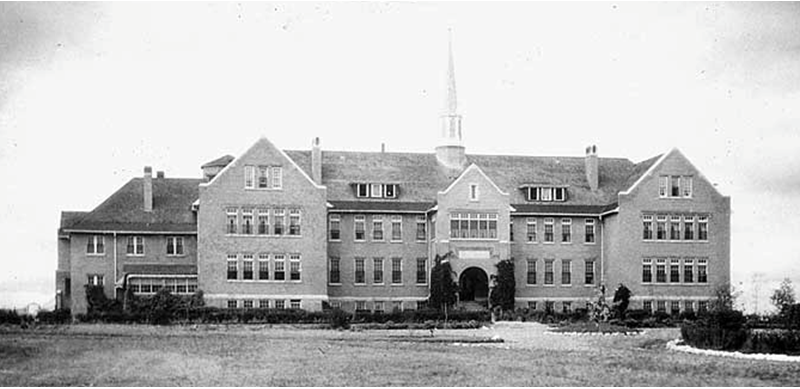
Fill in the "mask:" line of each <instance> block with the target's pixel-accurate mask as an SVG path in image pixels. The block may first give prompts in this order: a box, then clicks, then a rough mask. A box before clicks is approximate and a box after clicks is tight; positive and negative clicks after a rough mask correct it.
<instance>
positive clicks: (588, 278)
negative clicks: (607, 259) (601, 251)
mask: <svg viewBox="0 0 800 389" xmlns="http://www.w3.org/2000/svg"><path fill="white" fill-rule="evenodd" d="M584 268H585V269H586V274H585V277H584V280H583V283H584V284H586V285H594V261H586V262H584Z"/></svg>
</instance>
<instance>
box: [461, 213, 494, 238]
mask: <svg viewBox="0 0 800 389" xmlns="http://www.w3.org/2000/svg"><path fill="white" fill-rule="evenodd" d="M450 237H451V238H453V239H497V214H496V213H489V214H487V213H451V214H450Z"/></svg>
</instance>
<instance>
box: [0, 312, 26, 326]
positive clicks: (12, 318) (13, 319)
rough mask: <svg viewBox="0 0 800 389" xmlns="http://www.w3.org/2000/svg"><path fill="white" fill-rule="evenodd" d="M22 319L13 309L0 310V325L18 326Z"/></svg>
mask: <svg viewBox="0 0 800 389" xmlns="http://www.w3.org/2000/svg"><path fill="white" fill-rule="evenodd" d="M20 323H22V317H21V316H20V315H19V314H18V313H17V311H15V310H13V309H0V324H20Z"/></svg>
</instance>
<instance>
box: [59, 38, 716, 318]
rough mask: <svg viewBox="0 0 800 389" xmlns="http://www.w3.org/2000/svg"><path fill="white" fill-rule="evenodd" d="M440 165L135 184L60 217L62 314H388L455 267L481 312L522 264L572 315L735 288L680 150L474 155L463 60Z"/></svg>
mask: <svg viewBox="0 0 800 389" xmlns="http://www.w3.org/2000/svg"><path fill="white" fill-rule="evenodd" d="M448 70H449V71H448V84H447V97H448V98H447V102H446V104H445V109H444V113H443V114H442V116H441V130H440V141H439V146H437V147H436V149H435V151H434V152H433V153H390V152H383V151H381V152H346V151H323V150H322V149H321V147H320V142H319V139H315V140H314V141H313V142H312V147H311V149H310V150H281V149H280V148H278V147H276V146H275V145H274V144H272V143H271V142H270V141H269V140H268V139H266V138H262V139H259V140H258V141H257V142H256V143H255V144H253V145H252V146H251V147H250V148H249V149H248V150H247V151H246V152H244V153H243V154H241V155H238V156H235V157H234V156H224V157H221V158H219V159H217V160H214V161H211V162H209V163H207V164H205V165H203V166H202V171H203V177H202V178H199V179H182V178H181V179H179V178H166V177H165V176H164V174H163V173H161V172H159V173H157V175H156V177H153V176H152V170H151V169H150V168H149V167H146V168H145V171H144V176H143V177H141V178H134V179H132V180H131V181H129V182H128V183H127V184H125V185H124V186H123V187H122V188H120V189H119V190H118V191H117V192H116V193H114V194H113V195H112V196H111V197H109V198H108V199H107V200H106V201H105V202H103V203H102V204H100V205H99V206H98V207H97V208H95V209H94V210H92V211H90V212H63V213H62V216H61V227H60V229H59V233H58V269H57V271H56V292H57V304H58V306H59V307H64V308H71V309H72V312H73V313H81V312H85V311H86V299H85V293H84V286H85V285H87V284H93V285H102V286H103V287H104V289H105V291H106V294H107V295H108V296H119V295H120V294H121V293H122V291H123V290H125V289H128V288H130V289H132V290H133V293H136V294H140V295H148V294H153V293H155V292H156V291H157V290H159V289H161V288H167V289H169V290H170V291H171V292H173V293H177V294H191V293H194V292H195V291H196V290H198V289H199V290H202V291H203V292H204V297H205V299H206V303H207V304H208V305H212V306H219V307H238V308H278V309H280V308H302V309H308V310H320V309H323V308H325V307H340V308H342V309H345V310H348V311H353V310H372V311H391V310H395V309H416V308H417V307H418V306H419V305H420V304H422V303H424V301H426V300H427V298H428V296H429V278H430V272H431V268H432V265H433V263H434V260H435V258H436V257H437V256H443V255H446V254H449V255H450V264H451V266H452V268H453V271H454V272H455V273H456V276H457V279H458V282H459V286H460V290H461V291H460V299H461V300H462V301H473V300H475V301H478V302H482V301H485V300H486V298H487V295H488V293H489V285H490V279H491V277H492V276H493V275H494V274H495V273H496V267H495V264H496V263H497V262H499V261H501V260H504V259H509V258H510V259H512V260H513V262H514V267H515V272H516V305H517V306H519V307H529V308H532V309H539V310H544V309H553V310H559V311H569V310H571V309H576V308H583V307H584V306H585V304H586V303H587V302H589V301H592V300H595V299H596V297H597V295H598V290H599V289H600V288H601V286H603V287H607V288H609V289H610V290H611V291H613V289H614V288H616V287H617V285H619V284H623V285H625V286H627V287H628V288H629V289H630V290H631V291H632V293H633V298H632V300H633V301H632V307H634V308H643V309H649V310H653V311H663V312H682V311H687V310H703V309H705V308H706V306H707V304H708V301H709V300H710V299H711V298H712V296H713V291H714V289H715V287H717V286H719V285H723V284H726V283H728V282H729V281H730V198H729V197H727V196H723V195H722V194H720V193H719V192H718V191H717V190H716V189H715V188H714V186H713V185H712V184H711V183H710V182H709V181H708V180H707V179H706V178H705V177H704V176H703V175H702V173H701V172H699V171H698V170H697V169H696V168H695V167H694V166H693V165H692V163H691V162H690V161H689V160H688V159H687V158H686V157H685V156H684V155H683V154H682V153H681V152H680V151H679V150H677V149H673V150H671V151H669V152H666V153H664V154H662V155H658V156H655V157H653V158H650V159H648V160H645V161H642V162H639V163H633V162H631V161H629V160H627V159H621V158H601V157H599V156H598V152H597V148H596V147H595V146H590V147H587V148H586V149H585V155H583V156H582V157H536V156H508V155H473V154H467V153H466V148H465V146H464V144H463V142H462V128H461V121H462V117H461V115H459V114H458V109H457V99H456V88H455V77H454V72H453V60H452V54H451V55H450V62H449V68H448Z"/></svg>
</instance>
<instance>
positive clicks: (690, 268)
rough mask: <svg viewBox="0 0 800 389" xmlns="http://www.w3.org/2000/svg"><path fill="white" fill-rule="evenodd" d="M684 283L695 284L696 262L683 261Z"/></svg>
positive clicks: (690, 260)
mask: <svg viewBox="0 0 800 389" xmlns="http://www.w3.org/2000/svg"><path fill="white" fill-rule="evenodd" d="M683 282H684V283H687V284H691V283H693V282H694V260H692V259H684V260H683Z"/></svg>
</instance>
